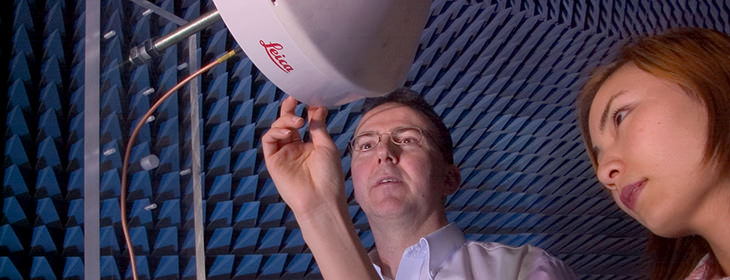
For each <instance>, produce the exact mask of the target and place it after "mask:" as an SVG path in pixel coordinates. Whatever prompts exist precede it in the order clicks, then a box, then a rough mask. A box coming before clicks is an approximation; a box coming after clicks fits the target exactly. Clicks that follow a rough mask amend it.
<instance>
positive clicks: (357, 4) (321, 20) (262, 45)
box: [213, 0, 431, 106]
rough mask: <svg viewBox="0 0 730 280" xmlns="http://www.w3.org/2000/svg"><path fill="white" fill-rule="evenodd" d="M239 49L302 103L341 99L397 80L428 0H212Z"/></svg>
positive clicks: (409, 58)
mask: <svg viewBox="0 0 730 280" xmlns="http://www.w3.org/2000/svg"><path fill="white" fill-rule="evenodd" d="M213 3H215V5H216V7H217V9H218V11H219V12H220V15H221V17H222V18H223V21H224V22H225V24H226V26H227V27H228V29H229V30H230V32H231V33H232V34H233V37H234V38H235V39H236V41H237V42H238V44H239V45H240V46H241V48H243V51H244V52H245V53H246V56H248V57H249V59H251V61H252V62H253V63H254V64H255V65H256V67H257V68H258V69H259V70H260V71H261V72H263V73H264V75H266V77H267V78H268V79H269V80H271V81H272V82H273V83H274V84H275V85H276V86H278V87H279V88H281V89H282V90H283V91H284V92H286V93H287V94H289V95H291V96H294V97H295V98H296V99H297V100H299V101H301V102H304V103H306V104H309V105H324V106H331V105H340V104H344V103H347V102H351V101H353V100H356V99H359V98H363V97H374V96H380V95H383V94H385V93H388V92H390V91H392V90H393V89H395V88H397V87H398V86H400V85H401V84H402V83H403V81H404V79H405V77H406V75H407V74H408V70H409V69H410V66H411V64H412V62H413V58H414V56H415V54H416V50H417V47H418V42H419V39H420V37H421V32H422V31H423V26H424V25H425V22H426V19H427V17H428V12H429V7H430V4H431V1H428V0H213Z"/></svg>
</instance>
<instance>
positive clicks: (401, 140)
mask: <svg viewBox="0 0 730 280" xmlns="http://www.w3.org/2000/svg"><path fill="white" fill-rule="evenodd" d="M393 140H395V142H397V143H398V144H418V138H417V137H412V136H401V137H398V138H393Z"/></svg>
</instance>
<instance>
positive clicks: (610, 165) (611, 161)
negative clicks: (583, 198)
mask: <svg viewBox="0 0 730 280" xmlns="http://www.w3.org/2000/svg"><path fill="white" fill-rule="evenodd" d="M597 169H598V170H597V171H596V175H597V176H598V180H599V181H601V183H602V184H603V185H604V186H606V187H607V188H609V189H615V188H616V187H617V181H618V178H619V177H620V176H621V174H622V173H623V169H624V164H623V161H622V160H621V159H620V158H619V157H618V156H616V155H603V157H602V158H601V159H599V161H598V167H597Z"/></svg>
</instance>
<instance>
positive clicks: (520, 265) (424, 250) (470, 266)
mask: <svg viewBox="0 0 730 280" xmlns="http://www.w3.org/2000/svg"><path fill="white" fill-rule="evenodd" d="M373 265H374V266H375V270H376V271H377V272H378V275H380V278H381V279H384V280H391V279H390V278H386V277H383V275H382V273H381V271H380V267H379V266H378V265H376V264H373ZM409 279H414V280H415V279H418V280H421V279H438V280H442V279H444V280H445V279H459V280H468V279H498V280H503V279H530V280H532V279H577V277H576V276H575V274H574V273H573V271H572V270H570V268H568V266H566V265H565V264H563V262H562V261H560V260H559V259H557V258H555V257H553V256H551V255H550V254H548V253H547V252H545V251H544V250H542V249H540V248H537V247H534V246H530V245H525V246H520V247H511V246H507V245H504V244H500V243H494V242H477V241H468V240H466V239H465V238H464V233H463V232H462V231H461V229H459V227H458V226H456V225H455V224H449V225H447V226H445V227H443V228H441V229H439V230H437V231H435V232H432V233H431V234H429V235H427V236H425V237H422V238H421V239H420V240H419V241H418V243H416V244H414V245H412V246H410V247H408V248H406V250H405V251H404V252H403V256H402V257H401V261H400V264H399V265H398V272H397V274H396V276H395V280H409Z"/></svg>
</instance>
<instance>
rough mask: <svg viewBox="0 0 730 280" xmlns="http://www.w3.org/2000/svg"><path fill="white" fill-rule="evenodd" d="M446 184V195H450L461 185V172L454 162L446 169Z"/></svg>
mask: <svg viewBox="0 0 730 280" xmlns="http://www.w3.org/2000/svg"><path fill="white" fill-rule="evenodd" d="M445 183H446V184H445V186H444V195H445V196H446V195H450V194H452V193H454V192H456V190H457V189H459V186H461V172H460V171H459V167H457V166H456V165H454V164H449V166H448V167H447V170H446V182H445Z"/></svg>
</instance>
